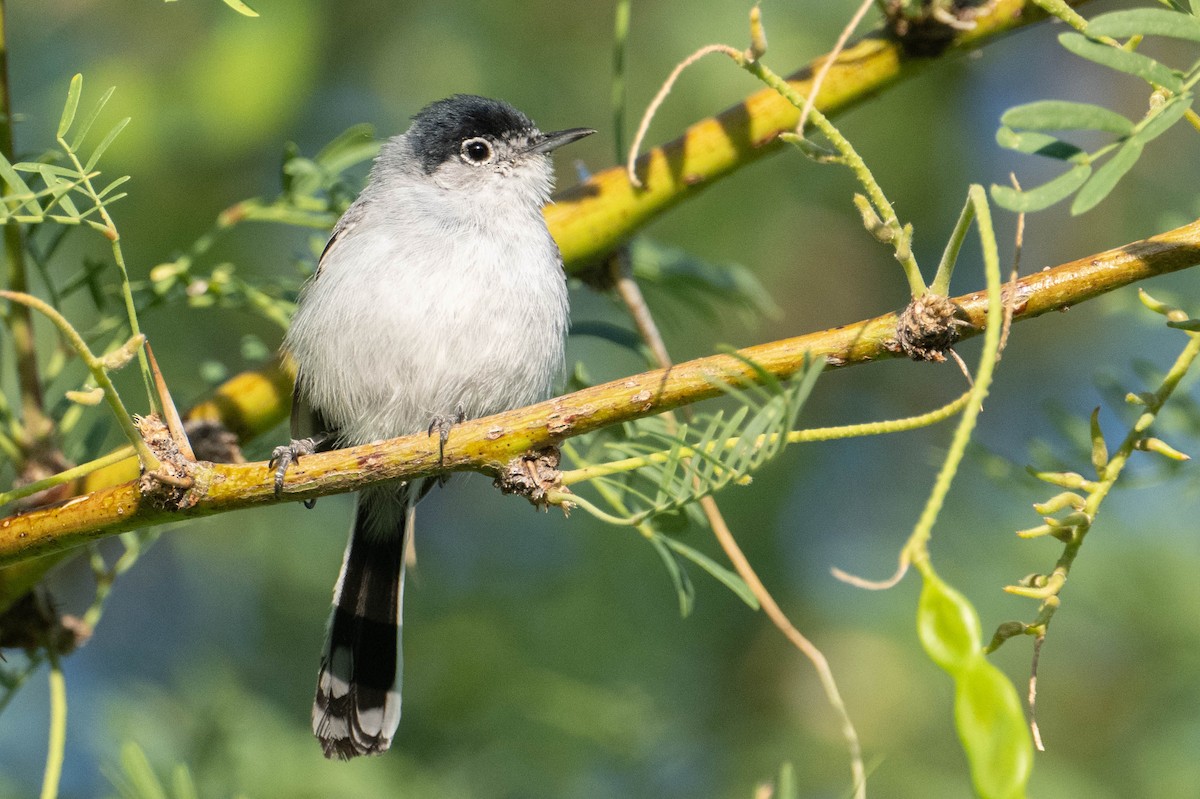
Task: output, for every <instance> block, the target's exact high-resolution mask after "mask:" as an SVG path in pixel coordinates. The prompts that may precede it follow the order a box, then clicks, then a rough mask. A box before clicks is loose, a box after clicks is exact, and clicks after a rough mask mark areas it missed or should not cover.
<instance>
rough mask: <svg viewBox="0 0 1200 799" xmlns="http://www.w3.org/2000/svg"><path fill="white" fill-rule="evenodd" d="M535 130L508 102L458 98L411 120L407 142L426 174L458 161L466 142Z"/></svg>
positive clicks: (441, 102)
mask: <svg viewBox="0 0 1200 799" xmlns="http://www.w3.org/2000/svg"><path fill="white" fill-rule="evenodd" d="M534 130H536V126H535V125H534V124H533V122H532V121H531V120H530V119H529V117H527V116H525V115H524V114H522V113H521V112H520V111H518V110H517V109H515V108H513V107H512V106H511V105H509V104H508V103H506V102H503V101H501V100H491V99H488V98H487V97H477V96H476V95H473V94H456V95H454V96H453V97H447V98H446V99H445V100H438V101H437V102H433V103H430V104H429V105H427V106H425V107H424V108H422V109H421V110H420V112H418V113H417V115H416V116H414V117H413V118H412V127H410V128H409V129H408V139H409V143H410V144H411V146H412V150H413V154H414V155H415V156H416V157H417V159H418V160H419V161H420V163H421V168H422V169H423V170H425V172H426V173H431V172H433V171H434V170H435V169H437V168H438V167H439V166H441V165H442V164H443V163H444V162H445V161H446V159H448V158H451V157H457V156H458V152H459V147H460V146H461V145H462V143H463V141H465V140H466V139H470V138H474V137H476V136H486V137H488V138H491V139H502V138H505V137H508V136H513V135H520V134H528V133H531V132H533V131H534Z"/></svg>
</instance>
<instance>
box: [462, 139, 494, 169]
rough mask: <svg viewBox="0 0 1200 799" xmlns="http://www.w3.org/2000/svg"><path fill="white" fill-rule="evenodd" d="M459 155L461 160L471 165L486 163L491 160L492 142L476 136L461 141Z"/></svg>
mask: <svg viewBox="0 0 1200 799" xmlns="http://www.w3.org/2000/svg"><path fill="white" fill-rule="evenodd" d="M459 155H461V156H462V160H464V161H466V162H467V163H468V164H472V165H473V166H479V165H480V164H486V163H487V162H489V161H491V160H492V144H491V142H489V141H488V140H487V139H485V138H482V137H480V136H476V137H475V138H473V139H467V140H466V141H465V142H463V143H462V147H461V148H460V149H459Z"/></svg>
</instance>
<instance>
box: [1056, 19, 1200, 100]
mask: <svg viewBox="0 0 1200 799" xmlns="http://www.w3.org/2000/svg"><path fill="white" fill-rule="evenodd" d="M1058 41H1059V44H1061V45H1062V46H1063V47H1065V48H1066V49H1068V50H1070V51H1071V52H1072V53H1074V54H1075V55H1077V56H1079V57H1080V58H1086V59H1087V60H1089V61H1094V62H1096V63H1097V64H1100V65H1102V66H1106V67H1108V68H1109V69H1115V70H1116V71H1118V72H1124V73H1126V74H1128V75H1133V76H1135V77H1138V78H1141V79H1142V80H1144V81H1147V82H1148V83H1153V84H1156V85H1158V86H1162V87H1163V88H1165V89H1168V90H1169V91H1171V92H1174V93H1175V94H1180V93H1182V92H1183V80H1182V79H1181V78H1180V77H1179V75H1178V73H1176V72H1174V71H1173V70H1172V69H1170V68H1169V67H1167V66H1165V65H1164V64H1160V63H1159V62H1158V61H1155V60H1154V59H1153V58H1150V57H1149V56H1145V55H1142V54H1141V53H1133V52H1130V51H1128V50H1122V49H1120V48H1118V47H1113V46H1111V45H1107V44H1101V43H1100V42H1095V41H1092V40H1091V39H1089V38H1087V37H1086V36H1084V35H1082V34H1079V33H1064V34H1062V35H1060V36H1059V37H1058Z"/></svg>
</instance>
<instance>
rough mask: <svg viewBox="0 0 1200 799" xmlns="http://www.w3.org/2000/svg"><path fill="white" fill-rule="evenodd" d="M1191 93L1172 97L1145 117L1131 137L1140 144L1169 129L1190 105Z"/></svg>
mask: <svg viewBox="0 0 1200 799" xmlns="http://www.w3.org/2000/svg"><path fill="white" fill-rule="evenodd" d="M1192 99H1193V98H1192V95H1190V94H1178V95H1176V96H1174V97H1172V98H1171V99H1170V100H1168V101H1167V103H1166V104H1165V105H1164V106H1163V107H1162V108H1160V109H1158V112H1157V113H1155V114H1154V115H1153V116H1151V117H1148V118H1146V119H1145V120H1144V121H1143V122H1142V123H1141V124H1140V125H1139V126H1138V129H1137V130H1136V131H1135V132H1134V134H1133V138H1135V139H1137V140H1138V141H1140V142H1141V143H1142V144H1146V143H1147V142H1150V141H1153V140H1154V139H1157V138H1158V137H1159V136H1161V135H1163V134H1164V133H1166V132H1167V131H1168V130H1170V129H1171V128H1172V127H1173V126H1174V125H1175V123H1176V122H1178V121H1179V120H1181V119H1183V116H1184V114H1186V113H1187V112H1188V109H1189V108H1191V107H1192Z"/></svg>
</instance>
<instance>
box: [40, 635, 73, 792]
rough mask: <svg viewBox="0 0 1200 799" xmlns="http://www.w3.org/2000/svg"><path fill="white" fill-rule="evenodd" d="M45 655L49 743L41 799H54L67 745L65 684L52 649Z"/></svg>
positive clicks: (49, 648) (47, 649) (48, 647)
mask: <svg viewBox="0 0 1200 799" xmlns="http://www.w3.org/2000/svg"><path fill="white" fill-rule="evenodd" d="M46 654H47V656H48V657H49V658H50V742H49V745H48V747H47V750H46V770H45V774H44V776H43V778H42V793H41V799H56V797H57V796H58V783H59V780H60V778H61V777H62V769H63V754H64V751H65V749H66V743H67V683H66V680H65V679H63V672H62V664H61V663H60V662H59V659H58V653H57V652H55V651H54V647H53V646H47V647H46Z"/></svg>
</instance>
